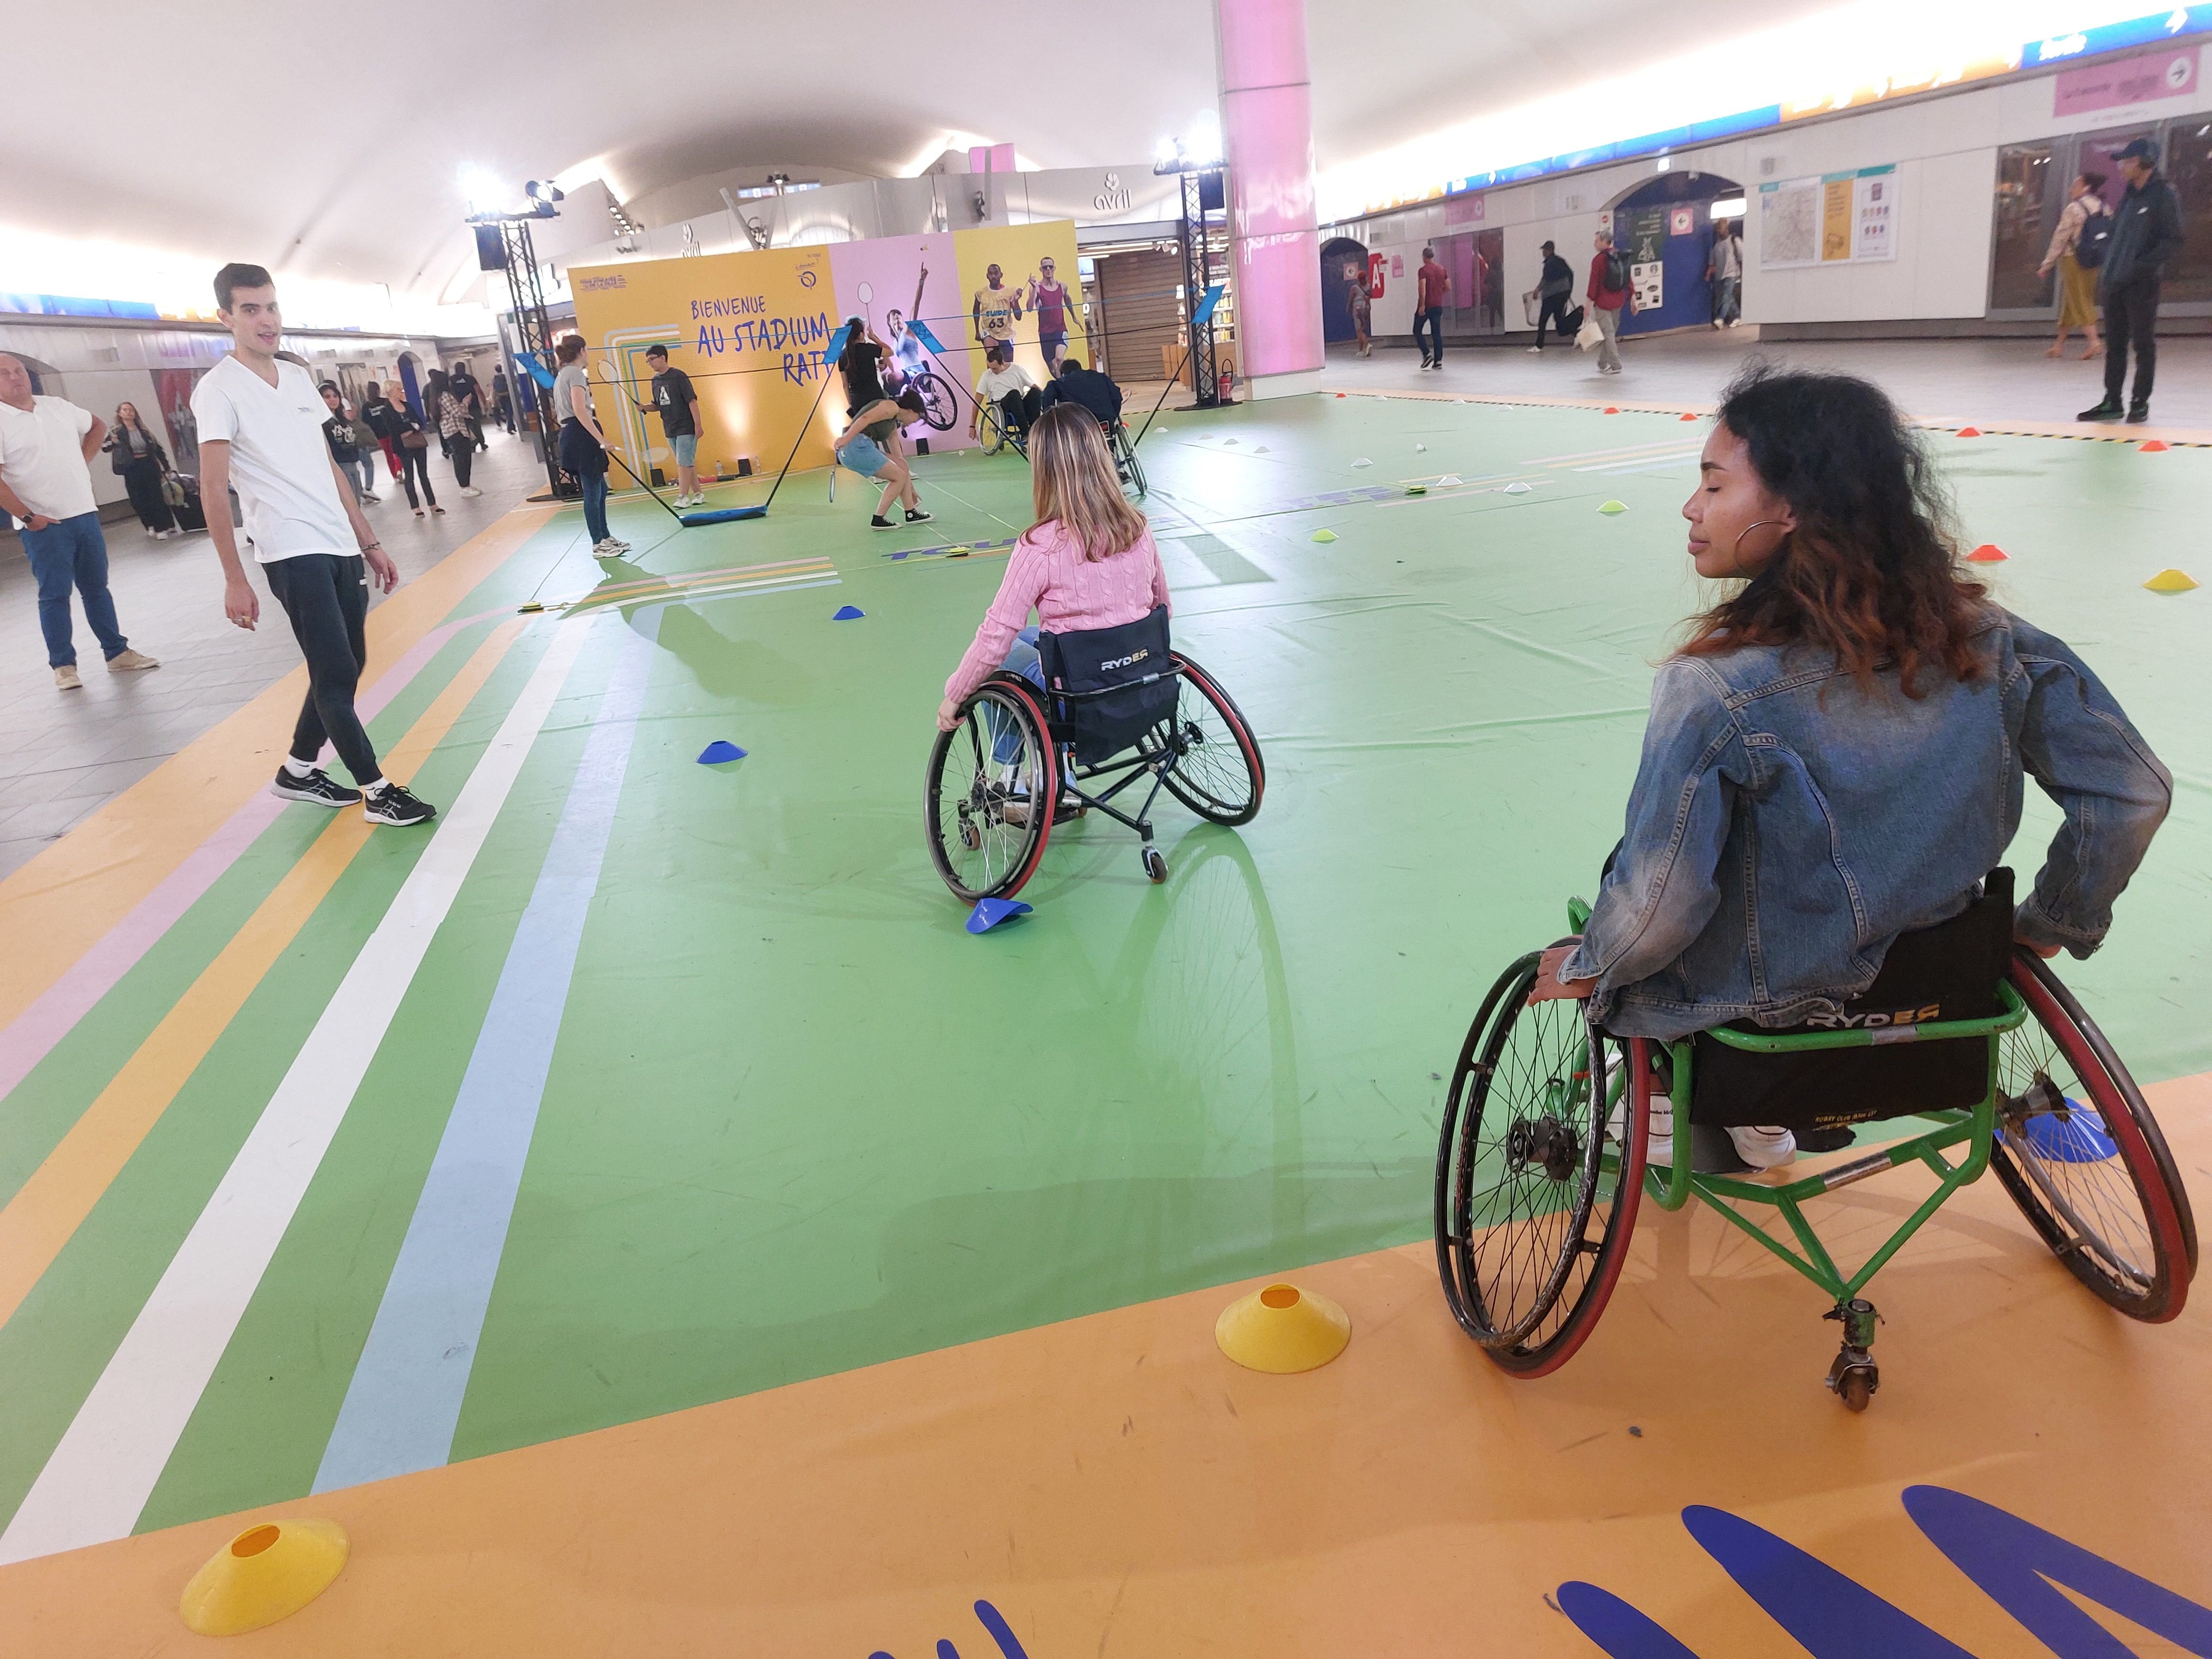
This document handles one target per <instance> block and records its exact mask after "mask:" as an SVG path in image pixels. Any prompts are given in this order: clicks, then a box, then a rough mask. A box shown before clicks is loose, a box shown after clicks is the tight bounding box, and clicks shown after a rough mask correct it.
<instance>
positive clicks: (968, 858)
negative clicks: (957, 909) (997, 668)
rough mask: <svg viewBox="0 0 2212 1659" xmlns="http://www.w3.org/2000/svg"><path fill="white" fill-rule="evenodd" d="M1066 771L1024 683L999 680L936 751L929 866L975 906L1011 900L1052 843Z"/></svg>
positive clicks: (972, 702)
mask: <svg viewBox="0 0 2212 1659" xmlns="http://www.w3.org/2000/svg"><path fill="white" fill-rule="evenodd" d="M1059 794H1060V769H1059V761H1058V758H1057V757H1055V756H1054V753H1053V749H1052V744H1051V743H1050V741H1049V740H1048V738H1047V736H1046V732H1045V723H1044V715H1043V714H1042V711H1041V710H1040V709H1039V708H1037V705H1036V698H1035V697H1034V696H1032V694H1031V690H1030V686H1029V684H1027V683H1026V682H1025V681H1021V680H1017V679H1015V678H1012V676H1008V675H998V676H994V677H993V678H990V679H988V680H986V681H985V682H984V683H983V684H982V685H981V686H980V687H978V688H977V689H976V690H975V692H974V694H973V695H971V696H969V699H968V700H967V701H966V702H963V703H962V704H961V705H960V716H959V719H958V720H957V722H956V723H955V724H954V726H953V728H952V729H951V731H950V732H939V733H938V734H937V742H936V743H935V744H933V746H932V747H931V749H930V751H929V793H928V817H929V856H930V859H931V860H932V861H933V863H935V865H936V866H937V873H938V874H939V875H940V876H942V877H944V878H945V885H946V886H947V887H950V888H951V890H953V891H954V892H955V893H957V894H958V895H959V896H961V897H962V898H963V899H965V900H967V901H969V902H970V903H972V902H975V900H977V899H981V898H1011V897H1012V896H1013V895H1014V894H1016V893H1018V892H1019V891H1020V890H1021V888H1022V884H1023V883H1024V882H1026V881H1027V880H1028V879H1029V878H1030V876H1031V875H1033V874H1034V873H1036V867H1037V861H1038V860H1040V859H1042V857H1043V856H1044V844H1045V841H1046V838H1047V837H1048V836H1050V835H1051V833H1052V804H1053V802H1054V800H1056V799H1058V798H1059Z"/></svg>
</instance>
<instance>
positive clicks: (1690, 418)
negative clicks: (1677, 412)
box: [1682, 415, 1698, 421]
mask: <svg viewBox="0 0 2212 1659" xmlns="http://www.w3.org/2000/svg"><path fill="white" fill-rule="evenodd" d="M1682 418H1683V419H1684V420H1686V421H1694V420H1696V419H1697V418H1698V417H1697V416H1694V415H1685V416H1682Z"/></svg>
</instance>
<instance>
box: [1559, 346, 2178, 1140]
mask: <svg viewBox="0 0 2212 1659" xmlns="http://www.w3.org/2000/svg"><path fill="white" fill-rule="evenodd" d="M1682 515H1683V517H1685V518H1686V519H1687V520H1689V521H1690V556H1691V558H1692V560H1693V561H1694V562H1695V563H1696V565H1697V568H1698V574H1699V575H1701V576H1706V577H1711V578H1716V579H1719V578H1738V579H1746V580H1745V585H1744V586H1743V587H1742V589H1741V591H1740V592H1736V593H1735V594H1734V595H1732V596H1731V597H1729V598H1728V599H1723V601H1722V602H1721V603H1720V604H1719V605H1716V606H1714V607H1713V608H1712V609H1711V610H1710V611H1706V612H1705V614H1704V615H1702V616H1700V617H1697V618H1695V619H1694V620H1693V621H1692V623H1691V624H1690V634H1689V638H1688V640H1687V641H1686V643H1685V644H1684V645H1683V646H1682V647H1681V648H1680V651H1679V652H1677V653H1676V654H1675V655H1674V656H1673V657H1671V658H1670V659H1668V661H1667V662H1666V663H1665V664H1664V665H1662V667H1661V668H1660V670H1659V674H1658V678H1657V679H1656V682H1655V684H1653V687H1652V692H1651V718H1650V724H1649V725H1648V726H1646V728H1645V731H1644V755H1643V759H1642V762H1641V763H1640V764H1639V766H1638V769H1637V775H1636V784H1635V787H1634V788H1633V789H1632V791H1631V792H1630V794H1629V799H1628V823H1627V833H1626V836H1625V838H1624V839H1623V841H1622V843H1621V845H1620V848H1619V850H1618V851H1617V852H1616V854H1615V855H1614V857H1613V860H1612V862H1611V864H1610V865H1609V866H1608V868H1607V872H1606V873H1605V876H1604V878H1603V882H1602V884H1601V887H1600V889H1599V892H1598V896H1597V900H1596V902H1595V908H1594V909H1593V911H1592V914H1591V916H1590V921H1589V927H1588V929H1587V931H1586V932H1585V933H1584V934H1583V938H1582V939H1581V940H1580V941H1579V942H1578V943H1577V944H1574V945H1561V946H1559V947H1557V948H1556V949H1554V950H1553V951H1549V952H1547V954H1546V957H1545V958H1544V969H1543V973H1542V975H1541V978H1540V980H1539V982H1538V987H1537V989H1536V991H1535V993H1534V994H1533V995H1532V997H1531V1000H1541V999H1542V998H1546V997H1556V996H1575V997H1588V998H1589V999H1591V1004H1592V1012H1593V1013H1594V1015H1595V1018H1597V1020H1598V1021H1599V1023H1600V1024H1602V1025H1604V1026H1605V1027H1606V1028H1607V1030H1612V1031H1613V1032H1616V1033H1618V1034H1620V1035H1621V1036H1646V1037H1657V1038H1676V1037H1681V1036H1687V1035H1688V1034H1689V1033H1691V1032H1692V1031H1698V1030H1706V1029H1708V1028H1710V1027H1712V1026H1716V1025H1720V1024H1727V1023H1729V1022H1730V1021H1735V1020H1750V1021H1752V1022H1753V1023H1754V1024H1759V1025H1766V1026H1787V1025H1794V1024H1798V1023H1799V1022H1801V1021H1802V1020H1804V1019H1806V1018H1808V1016H1811V1015H1813V1014H1816V1013H1826V1012H1835V1011H1836V1010H1838V1008H1840V1007H1841V1006H1842V1005H1843V1004H1844V1003H1846V1002H1848V1001H1850V1000H1851V999H1853V998H1854V997H1857V996H1858V995H1860V994H1862V993H1863V992H1864V991H1865V990H1866V989H1867V987H1869V985H1871V984H1872V983H1873V982H1874V977H1875V974H1877V973H1878V972H1880V971H1881V964H1882V958H1883V957H1884V956H1885V955H1886V954H1887V951H1888V950H1889V947H1890V944H1891V942H1892V941H1893V940H1894V939H1896V938H1897V936H1898V935H1899V933H1905V932H1907V931H1910V930H1911V929H1914V928H1920V927H1933V926H1935V925H1936V923H1938V922H1941V921H1948V920H1949V919H1950V918H1951V917H1953V916H1954V915H1958V914H1959V912H1960V911H1961V910H1963V909H1964V908H1966V904H1967V903H1968V902H1969V901H1970V900H1971V899H1972V898H1973V897H1974V896H1975V894H1976V891H1977V887H1978V883H1979V881H1980V879H1981V878H1982V876H1983V875H1984V873H1985V872H1988V871H1989V870H1990V869H1991V868H1992V867H1994V866H1996V865H1997V864H1998V863H1999V862H2000V861H2001V860H2002V858H2003V856H2004V852H2005V848H2007V846H2008V844H2009V843H2010V842H2011V841H2012V838H2013V833H2014V831H2015V830H2016V829H2018V828H2019V827H2020V817H2021V799H2022V796H2023V793H2024V790H2023V782H2024V778H2025V776H2026V775H2033V777H2034V778H2035V781H2036V782H2037V783H2038V784H2039V785H2040V786H2041V787H2042V788H2043V790H2044V792H2045V793H2046V794H2048V795H2049V796H2050V797H2051V799H2053V800H2054V801H2056V802H2057V804H2058V805H2059V806H2060V807H2061V808H2062V809H2063V811H2064V812H2065V823H2064V824H2063V826H2062V827H2061V828H2060V829H2059V831H2058V833H2057V836H2054V837H2053V839H2052V841H2051V848H2050V851H2049V853H2048V854H2047V856H2046V857H2045V861H2044V865H2043V868H2042V870H2041V872H2039V874H2038V875H2037V877H2036V879H2035V885H2034V888H2033V891H2032V892H2031V893H2030V894H2029V896H2027V900H2026V901H2025V902H2023V903H2021V906H2020V907H2019V909H2018V913H2017V915H2016V916H2015V924H2014V927H2015V937H2016V938H2017V939H2019V940H2020V942H2021V944H2023V945H2027V946H2028V947H2029V948H2030V949H2032V950H2033V951H2037V952H2039V954H2041V955H2043V956H2045V957H2052V956H2056V955H2057V953H2058V951H2059V949H2060V948H2061V947H2062V946H2063V947H2064V948H2065V949H2067V950H2069V951H2072V952H2073V953H2074V954H2075V956H2076V957H2086V956H2087V955H2088V954H2089V953H2090V952H2091V951H2094V950H2095V949H2096V948H2097V946H2098V945H2100V944H2101V943H2102V942H2103V940H2104V938H2105V934H2106V930H2107V929H2109V928H2110V927H2111V926H2112V903H2113V901H2114V900H2115V899H2117V898H2118V896H2120V892H2121V890H2123V889H2124V888H2125V887H2126V885H2127V884H2128V878H2129V877H2130V876H2131V875H2133V874H2134V873H2135V870H2136V866H2137V865H2139V864H2140V863H2142V858H2143V854H2144V852H2145V850H2146V849H2147V848H2148V847H2149V845H2150V839H2151V836H2153V835H2154V833H2155V832H2156V831H2157V829H2158V826H2159V824H2160V821H2161V820H2163V819H2164V817H2166V809H2167V807H2168V806H2169V805H2171V803H2172V793H2173V785H2172V778H2171V777H2170V776H2169V775H2168V774H2167V772H2166V768H2165V767H2164V766H2162V765H2160V763H2159V760H2158V757H2156V756H2155V755H2154V754H2152V753H2151V751H2150V746H2149V745H2148V744H2146V743H2145V742H2144V741H2143V739H2142V735H2141V734H2140V733H2138V732H2136V729H2135V727H2134V726H2133V725H2132V724H2130V721H2129V720H2128V717H2127V715H2126V714H2125V713H2124V712H2123V711H2122V709H2121V708H2120V706H2119V704H2118V702H2115V701H2114V700H2113V698H2112V693H2110V692H2109V691H2107V690H2106V689H2105V688H2104V686H2103V684H2101V683H2100V681H2099V680H2098V678H2097V677H2096V676H2095V675H2094V674H2093V673H2092V672H2091V671H2089V668H2088V666H2087V665H2086V664H2085V663H2083V662H2082V661H2081V659H2080V658H2079V657H2077V656H2075V654H2074V653H2073V652H2072V651H2070V650H2069V649H2068V648H2067V647H2066V645H2065V643H2064V641H2061V640H2058V639H2057V638H2054V637H2053V636H2052V635H2049V634H2045V633H2044V632H2043V631H2042V630H2040V629H2037V628H2034V627H2033V626H2031V625H2030V624H2029V623H2026V622H2023V621H2021V619H2020V618H2019V617H2015V616H2013V615H2012V614H2010V613H2009V612H2008V611H2005V610H2003V609H2002V607H2000V606H1998V605H1996V604H1994V603H1992V602H1991V601H1990V599H1988V597H1987V596H1986V594H1985V592H1984V589H1983V588H1982V586H1981V585H1980V584H1979V583H1978V582H1974V581H1972V580H1967V579H1966V576H1965V575H1964V574H1963V573H1962V572H1961V571H1960V568H1959V567H1958V564H1957V562H1956V556H1955V552H1954V547H1955V538H1954V533H1953V530H1952V520H1951V513H1950V510H1949V506H1948V501H1947V499H1946V495H1945V492H1944V490H1943V489H1942V485H1941V483H1939V482H1938V480H1937V478H1936V475H1935V471H1934V467H1933V465H1932V463H1931V462H1930V461H1929V458H1928V456H1927V454H1926V453H1925V452H1924V451H1923V448H1922V447H1921V446H1920V443H1919V441H1918V439H1917V435H1916V434H1915V433H1913V432H1912V431H1911V430H1910V429H1908V428H1906V427H1905V423H1904V422H1902V421H1901V420H1900V419H1899V416H1898V413H1897V410H1896V409H1895V407H1894V406H1893V404H1891V403H1890V401H1889V399H1888V398H1887V397H1886V396H1885V395H1884V394H1883V393H1882V392H1881V391H1879V390H1878V389H1877V388H1875V386H1870V385H1869V384H1867V383H1866V382H1865V381H1863V380H1855V379H1852V378H1850V376H1847V375H1840V374H1805V373H1797V372H1784V371H1777V370H1774V369H1771V368H1764V367H1754V368H1753V369H1752V370H1751V371H1749V372H1748V373H1747V374H1745V375H1744V376H1742V377H1741V379H1739V380H1737V381H1736V383H1735V385H1734V386H1731V387H1730V388H1729V391H1728V392H1727V393H1726V394H1725V395H1724V397H1723V402H1722V404H1721V408H1720V410H1719V411H1718V415H1717V419H1716V421H1715V422H1714V426H1713V430H1712V435H1711V437H1710V438H1708V439H1707V441H1706V443H1705V453H1704V456H1703V458H1702V460H1701V462H1700V466H1699V485H1698V489H1697V490H1696V492H1695V493H1694V494H1692V495H1691V497H1690V500H1689V501H1688V503H1687V505H1686V506H1685V507H1683V509H1682ZM1736 1141H1737V1149H1738V1151H1739V1152H1741V1154H1742V1155H1743V1156H1744V1157H1745V1158H1746V1159H1747V1161H1749V1162H1751V1163H1753V1164H1760V1165H1766V1166H1771V1164H1778V1163H1784V1162H1787V1161H1788V1159H1789V1158H1790V1157H1791V1156H1792V1155H1794V1152H1795V1146H1794V1144H1792V1143H1791V1142H1790V1136H1789V1135H1788V1134H1787V1133H1785V1132H1784V1131H1782V1130H1779V1129H1774V1130H1747V1131H1739V1132H1737V1133H1736Z"/></svg>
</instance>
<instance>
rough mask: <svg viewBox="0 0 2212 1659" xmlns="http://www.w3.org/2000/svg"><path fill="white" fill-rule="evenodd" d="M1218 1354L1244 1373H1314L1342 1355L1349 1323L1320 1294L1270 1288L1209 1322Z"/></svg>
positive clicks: (1239, 1299) (1349, 1337) (1349, 1334)
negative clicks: (1219, 1352) (1234, 1362)
mask: <svg viewBox="0 0 2212 1659" xmlns="http://www.w3.org/2000/svg"><path fill="white" fill-rule="evenodd" d="M1213 1340H1214V1341H1215V1342H1217V1343H1218V1344H1219V1345H1220V1347H1221V1352H1224V1353H1225V1354H1227V1355H1228V1356H1229V1357H1230V1358H1231V1359H1233V1360H1235V1361H1236V1362H1237V1364H1240V1365H1242V1366H1243V1367H1244V1368H1245V1369H1246V1370H1255V1371H1273V1372H1276V1373H1278V1374H1279V1375H1287V1374H1289V1373H1291V1372H1293V1371H1310V1370H1318V1369H1319V1368H1320V1367H1322V1366H1323V1365H1326V1364H1328V1362H1329V1361H1330V1360H1332V1359H1334V1358H1336V1357H1337V1355H1339V1354H1340V1353H1342V1352H1344V1345H1345V1344H1346V1343H1347V1342H1349V1341H1351V1340H1352V1320H1351V1318H1350V1317H1349V1316H1347V1315H1346V1313H1345V1311H1344V1310H1343V1309H1341V1308H1340V1307H1338V1306H1337V1305H1336V1304H1335V1303H1334V1302H1332V1301H1330V1300H1329V1299H1328V1297H1325V1296H1316V1295H1315V1294H1314V1293H1313V1292H1312V1291H1302V1290H1300V1289H1299V1288H1298V1287H1297V1285H1268V1286H1267V1287H1266V1288H1265V1289H1264V1290H1257V1291H1253V1292H1252V1293H1251V1294H1250V1295H1249V1296H1242V1297H1237V1300H1236V1301H1234V1302H1232V1303H1231V1304H1229V1305H1228V1306H1227V1307H1226V1308H1224V1309H1223V1310H1221V1317H1220V1318H1218V1319H1217V1320H1215V1321H1214V1322H1213Z"/></svg>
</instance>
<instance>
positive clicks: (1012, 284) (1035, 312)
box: [938, 219, 1095, 405]
mask: <svg viewBox="0 0 2212 1659" xmlns="http://www.w3.org/2000/svg"><path fill="white" fill-rule="evenodd" d="M952 240H953V242H954V244H955V246H956V247H957V251H958V252H959V255H960V292H959V299H960V305H959V316H958V319H957V322H956V326H957V328H958V329H959V331H960V333H959V337H958V339H957V341H956V340H955V338H954V337H952V336H951V335H950V334H947V333H946V332H945V331H944V330H942V329H939V330H938V337H939V339H941V340H943V341H944V342H945V344H946V345H948V346H956V347H957V346H959V345H964V346H965V347H966V348H967V350H968V369H967V375H968V378H967V380H966V381H965V382H964V383H963V384H964V386H966V387H967V388H968V389H969V390H970V391H971V392H972V390H973V388H974V386H975V381H976V380H977V379H978V378H979V377H980V376H981V374H982V373H983V346H982V343H981V342H982V341H983V340H985V339H987V338H992V337H995V336H996V335H997V333H998V332H999V331H1000V330H1001V329H1004V330H1005V331H1006V333H1007V335H1008V337H1011V338H1012V341H1013V343H1014V361H1015V362H1018V363H1019V364H1020V365H1021V366H1022V367H1023V368H1026V369H1027V370H1029V372H1030V375H1031V377H1032V378H1034V379H1035V380H1036V382H1037V384H1038V385H1039V386H1042V385H1043V384H1044V379H1045V373H1046V370H1045V363H1044V354H1043V352H1042V350H1041V349H1039V347H1038V344H1037V326H1038V322H1039V319H1040V317H1042V318H1043V319H1044V320H1047V321H1049V320H1052V313H1055V312H1056V313H1057V314H1058V317H1059V319H1060V323H1061V325H1062V326H1063V327H1064V329H1065V331H1066V335H1067V354H1068V355H1070V356H1077V357H1080V358H1082V359H1083V361H1084V363H1085V365H1086V366H1088V365H1089V364H1090V363H1091V362H1092V361H1093V358H1094V356H1095V354H1094V353H1093V352H1092V351H1091V347H1090V344H1089V343H1088V340H1087V339H1086V337H1085V331H1084V325H1083V319H1082V317H1081V315H1080V313H1081V311H1082V308H1083V306H1082V300H1081V295H1082V291H1083V278H1082V276H1081V275H1080V274H1079V271H1078V270H1077V268H1076V263H1075V261H1076V252H1075V221H1074V220H1073V219H1048V220H1046V221H1045V222H1042V223H1041V224H1034V225H1005V226H1000V227H998V228H993V229H989V230H963V231H960V232H957V234H955V235H954V237H953V239H952ZM1048 260H1049V261H1051V263H1052V265H1053V270H1052V271H1051V272H1050V275H1051V276H1052V278H1053V279H1054V282H1055V283H1057V284H1058V286H1059V287H1060V289H1063V290H1064V293H1063V294H1062V295H1060V296H1059V298H1058V300H1057V301H1054V296H1053V295H1051V294H1049V293H1040V289H1042V287H1043V284H1044V280H1045V276H1046V275H1047V273H1046V271H1045V270H1044V266H1045V263H1046V261H1048ZM994 265H996V266H997V267H998V268H999V285H998V286H997V287H996V288H993V287H992V286H991V282H990V270H991V267H992V266H994ZM1040 301H1042V310H1041V309H1040ZM965 403H966V399H964V398H963V405H964V404H965Z"/></svg>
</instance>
